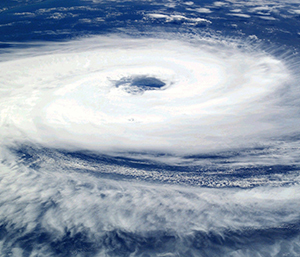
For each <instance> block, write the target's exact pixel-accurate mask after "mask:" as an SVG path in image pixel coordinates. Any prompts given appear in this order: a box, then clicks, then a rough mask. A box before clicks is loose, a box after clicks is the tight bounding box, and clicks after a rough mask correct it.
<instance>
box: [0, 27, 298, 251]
mask: <svg viewBox="0 0 300 257" xmlns="http://www.w3.org/2000/svg"><path fill="white" fill-rule="evenodd" d="M25 46H26V47H24V48H13V50H10V51H7V52H6V53H3V54H2V62H0V85H1V89H0V90H1V91H0V98H1V101H0V140H1V141H0V142H1V148H0V157H1V164H0V165H1V166H0V169H1V174H0V175H1V176H0V181H1V187H0V206H1V208H0V221H1V224H0V225H1V226H0V251H1V253H2V254H4V255H7V256H8V255H13V256H144V257H145V256H284V255H283V254H284V253H289V254H290V256H297V255H299V254H300V250H299V249H300V245H299V235H300V233H299V210H298V209H299V208H298V206H299V193H300V192H299V178H300V177H299V171H298V169H297V164H299V157H298V154H299V148H298V147H297V145H298V142H299V140H298V139H297V130H298V128H297V126H295V124H297V123H298V122H299V115H298V114H296V110H297V106H298V107H299V105H298V104H295V101H294V100H295V99H296V98H297V96H298V95H299V93H298V91H297V83H296V82H297V69H298V68H297V65H295V63H296V61H295V60H290V59H289V57H287V55H281V56H278V55H275V54H272V53H274V52H275V51H273V49H271V48H268V49H264V47H263V45H258V44H255V43H253V42H251V41H249V42H243V43H241V42H240V41H239V40H235V39H232V38H231V39H230V38H223V39H221V38H220V37H219V38H218V39H216V38H214V37H213V36H212V35H211V36H203V37H201V36H193V37H192V36H187V35H175V36H174V34H172V35H171V34H170V35H169V34H168V33H164V37H159V38H154V37H149V36H147V37H146V36H144V37H138V38H137V37H129V36H121V35H118V36H116V35H109V36H94V37H90V38H85V39H78V40H71V41H68V42H64V43H51V44H50V43H49V44H47V43H40V44H33V43H31V44H30V43H29V44H28V45H26V44H25ZM149 182H150V183H149ZM202 186H203V187H202ZM279 186H282V187H279ZM1 235H4V236H2V237H1Z"/></svg>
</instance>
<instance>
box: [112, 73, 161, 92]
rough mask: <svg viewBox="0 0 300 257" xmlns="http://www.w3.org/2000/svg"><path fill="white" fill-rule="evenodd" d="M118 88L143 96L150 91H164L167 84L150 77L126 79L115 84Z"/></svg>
mask: <svg viewBox="0 0 300 257" xmlns="http://www.w3.org/2000/svg"><path fill="white" fill-rule="evenodd" d="M115 86H116V87H117V88H121V89H123V90H125V91H126V92H127V93H130V94H143V93H144V92H145V91H149V90H164V89H165V86H166V83H164V82H163V81H161V80H159V79H157V78H154V77H148V76H135V77H125V78H122V79H120V80H118V81H116V82H115Z"/></svg>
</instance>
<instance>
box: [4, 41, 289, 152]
mask: <svg viewBox="0 0 300 257" xmlns="http://www.w3.org/2000/svg"><path fill="white" fill-rule="evenodd" d="M212 41H213V40H210V41H209V40H204V39H198V40H196V39H194V40H193V41H192V42H183V40H159V39H156V40H154V39H149V38H146V39H130V38H115V37H96V38H92V39H85V40H81V41H76V42H70V43H66V44H65V45H63V46H60V47H59V46H57V49H55V47H53V46H52V47H51V48H50V47H48V48H50V49H48V48H47V46H45V47H44V48H42V50H37V51H38V52H37V53H36V56H34V57H32V55H30V54H29V55H28V56H26V55H25V56H22V57H21V58H16V59H14V60H12V61H5V62H2V63H1V69H0V70H1V71H0V72H1V84H2V85H3V90H2V95H3V97H2V99H3V100H2V101H1V134H2V135H7V136H9V138H10V139H14V140H16V139H17V140H21V141H22V140H30V141H35V142H37V143H41V144H45V145H51V146H57V147H60V146H62V145H64V146H66V145H69V146H70V147H71V146H72V147H77V148H85V149H94V150H100V151H102V152H105V151H106V152H113V151H123V152H124V151H134V152H147V151H148V152H153V151H154V152H161V153H171V154H177V155H184V154H191V153H193V154H195V153H203V152H208V151H213V150H217V149H218V151H219V150H220V149H222V150H223V149H225V150H227V149H232V148H236V147H252V146H253V144H255V143H257V142H262V139H263V138H264V140H267V139H268V137H272V136H273V135H276V136H278V134H280V132H279V131H280V130H281V129H282V128H283V127H282V124H278V120H274V117H273V116H274V115H284V114H285V110H279V108H278V107H276V102H274V97H272V95H275V94H276V93H278V91H279V90H280V89H282V88H283V87H284V86H286V83H287V82H288V81H289V80H292V75H291V72H290V71H289V69H288V68H287V67H286V65H285V63H284V61H282V60H280V59H276V58H275V57H273V56H271V55H270V54H266V53H263V52H258V51H251V50H248V51H243V50H242V49H239V48H238V47H237V45H234V43H232V44H231V45H229V46H226V45H225V43H221V42H212ZM116 42H120V43H119V44H118V43H116ZM12 55H13V54H12ZM11 59H13V58H11ZM11 88H14V90H13V92H12V93H8V91H9V90H10V89H11ZM7 94H9V95H7ZM4 97H5V98H4ZM285 132H286V131H285ZM2 139H3V136H2ZM4 139H6V137H4Z"/></svg>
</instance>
